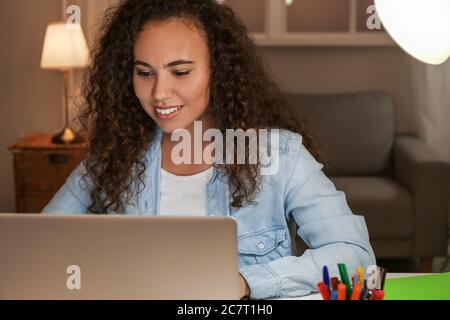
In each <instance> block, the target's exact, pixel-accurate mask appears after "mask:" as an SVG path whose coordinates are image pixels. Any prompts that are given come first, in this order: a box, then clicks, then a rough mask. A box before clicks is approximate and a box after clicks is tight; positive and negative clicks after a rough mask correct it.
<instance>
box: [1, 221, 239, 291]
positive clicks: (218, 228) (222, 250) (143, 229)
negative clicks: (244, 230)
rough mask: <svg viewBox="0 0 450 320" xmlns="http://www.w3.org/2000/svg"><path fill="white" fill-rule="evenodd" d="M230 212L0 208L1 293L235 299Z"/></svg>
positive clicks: (233, 229)
mask: <svg viewBox="0 0 450 320" xmlns="http://www.w3.org/2000/svg"><path fill="white" fill-rule="evenodd" d="M238 298H239V277H238V254H237V226H236V222H235V221H234V219H232V218H226V217H160V216H150V217H144V216H119V215H102V216H97V215H76V216H67V215H66V216H63V215H33V214H27V215H24V214H0V299H39V300H41V299H51V300H53V299H64V300H67V299H68V300H72V299H101V300H108V299H139V300H141V299H161V300H166V299H238Z"/></svg>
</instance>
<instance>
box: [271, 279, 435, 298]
mask: <svg viewBox="0 0 450 320" xmlns="http://www.w3.org/2000/svg"><path fill="white" fill-rule="evenodd" d="M430 274H432V273H388V274H387V275H386V279H395V278H405V277H418V276H427V275H430ZM273 300H323V299H322V296H321V295H320V293H313V294H310V295H307V296H304V297H294V298H277V299H273Z"/></svg>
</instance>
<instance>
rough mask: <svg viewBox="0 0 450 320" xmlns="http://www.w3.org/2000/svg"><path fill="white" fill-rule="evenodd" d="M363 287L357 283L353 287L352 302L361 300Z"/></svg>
mask: <svg viewBox="0 0 450 320" xmlns="http://www.w3.org/2000/svg"><path fill="white" fill-rule="evenodd" d="M361 290H362V285H361V284H359V283H357V284H355V285H354V286H353V292H352V297H351V299H350V300H359V299H360V298H361Z"/></svg>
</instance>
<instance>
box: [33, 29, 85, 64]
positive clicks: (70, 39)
mask: <svg viewBox="0 0 450 320" xmlns="http://www.w3.org/2000/svg"><path fill="white" fill-rule="evenodd" d="M88 60H89V50H88V46H87V43H86V39H85V37H84V34H83V30H82V29H81V26H80V25H78V24H67V23H66V22H57V23H52V24H50V25H49V26H48V27H47V32H46V34H45V41H44V48H43V50H42V58H41V68H42V69H54V70H69V69H77V68H83V67H85V66H86V65H87V64H88Z"/></svg>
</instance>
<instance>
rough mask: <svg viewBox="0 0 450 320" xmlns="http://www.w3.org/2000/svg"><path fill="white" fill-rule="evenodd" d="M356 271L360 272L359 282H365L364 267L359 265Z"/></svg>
mask: <svg viewBox="0 0 450 320" xmlns="http://www.w3.org/2000/svg"><path fill="white" fill-rule="evenodd" d="M356 273H357V274H359V283H361V284H364V268H363V267H357V268H356Z"/></svg>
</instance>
